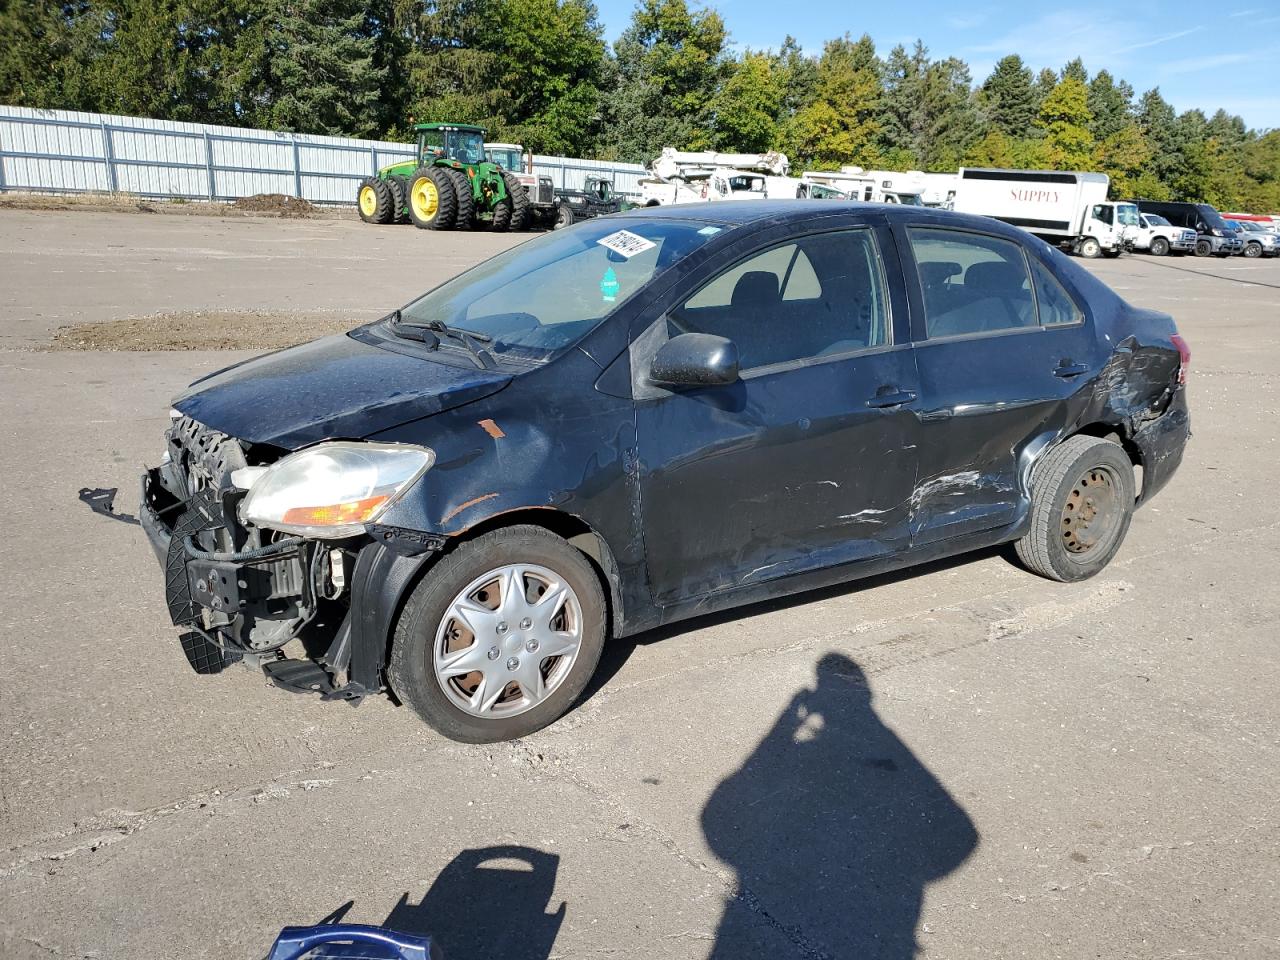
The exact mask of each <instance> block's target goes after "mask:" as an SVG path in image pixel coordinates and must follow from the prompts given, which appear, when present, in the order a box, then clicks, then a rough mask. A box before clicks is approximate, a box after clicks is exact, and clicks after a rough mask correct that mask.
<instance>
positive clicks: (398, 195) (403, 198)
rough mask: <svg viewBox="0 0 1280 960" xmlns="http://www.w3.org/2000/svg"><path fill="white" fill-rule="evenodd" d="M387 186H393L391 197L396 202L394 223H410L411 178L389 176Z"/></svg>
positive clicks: (392, 219)
mask: <svg viewBox="0 0 1280 960" xmlns="http://www.w3.org/2000/svg"><path fill="white" fill-rule="evenodd" d="M387 186H389V187H390V188H391V199H392V202H394V203H395V216H393V217H392V218H391V222H392V223H408V222H409V211H408V209H407V208H408V206H409V178H408V177H388V178H387Z"/></svg>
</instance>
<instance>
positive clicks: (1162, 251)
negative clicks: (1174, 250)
mask: <svg viewBox="0 0 1280 960" xmlns="http://www.w3.org/2000/svg"><path fill="white" fill-rule="evenodd" d="M1151 252H1152V253H1153V254H1155V256H1157V257H1163V256H1166V255H1167V254H1168V253H1169V241H1168V240H1166V239H1165V238H1164V237H1155V238H1154V239H1153V240H1152V241H1151Z"/></svg>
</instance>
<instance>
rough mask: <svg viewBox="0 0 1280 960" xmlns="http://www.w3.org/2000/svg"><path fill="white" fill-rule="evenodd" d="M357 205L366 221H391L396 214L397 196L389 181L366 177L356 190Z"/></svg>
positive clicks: (362, 218) (361, 216)
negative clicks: (393, 192)
mask: <svg viewBox="0 0 1280 960" xmlns="http://www.w3.org/2000/svg"><path fill="white" fill-rule="evenodd" d="M356 206H357V207H358V208H359V210H360V219H361V220H363V221H364V222H365V223H390V222H391V220H392V218H393V217H394V216H395V198H394V197H393V196H392V194H391V187H390V186H389V185H388V184H387V181H385V180H380V179H378V178H377V177H366V178H365V179H364V180H362V181H360V189H359V190H358V191H356Z"/></svg>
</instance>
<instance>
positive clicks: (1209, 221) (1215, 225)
mask: <svg viewBox="0 0 1280 960" xmlns="http://www.w3.org/2000/svg"><path fill="white" fill-rule="evenodd" d="M1196 213H1198V214H1199V215H1200V219H1201V220H1203V221H1204V222H1205V225H1206V226H1208V227H1209V228H1210V229H1217V230H1225V229H1226V226H1227V221H1225V220H1223V219H1222V214H1220V213H1218V211H1217V210H1215V209H1214V208H1213V207H1211V206H1209V205H1208V204H1207V203H1197V204H1196Z"/></svg>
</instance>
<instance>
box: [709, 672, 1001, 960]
mask: <svg viewBox="0 0 1280 960" xmlns="http://www.w3.org/2000/svg"><path fill="white" fill-rule="evenodd" d="M702 828H703V831H704V833H705V835H706V838H707V842H708V844H709V845H710V846H711V848H712V850H714V851H715V853H716V855H717V856H718V857H719V858H720V859H721V860H723V861H724V862H725V863H727V864H729V865H730V866H731V867H732V868H733V869H734V870H735V871H736V874H737V880H738V895H737V896H736V897H735V898H734V899H733V900H731V901H730V902H729V904H728V906H727V907H726V909H725V913H724V916H723V917H722V919H721V922H720V926H719V929H718V931H717V936H716V942H715V947H714V949H713V950H712V953H711V957H712V958H715V960H730V958H732V960H746V958H750V957H757V956H764V955H765V948H764V947H763V946H762V945H761V944H760V943H759V942H758V940H759V932H760V931H761V929H762V926H761V925H762V924H766V925H772V926H775V927H780V928H781V931H782V932H783V933H784V935H785V936H786V937H787V938H788V939H789V940H791V942H792V943H793V944H795V945H796V947H797V953H802V954H805V955H819V956H831V957H851V958H852V957H856V958H858V960H909V958H913V957H915V956H916V954H917V950H918V944H917V941H916V926H917V924H918V922H919V918H920V908H921V903H922V900H923V896H924V890H925V887H926V886H927V885H928V884H930V883H932V882H934V881H937V880H939V879H941V878H942V877H945V876H946V875H947V874H948V873H950V872H951V871H952V870H955V869H956V868H957V867H958V866H960V864H962V863H963V862H964V861H965V860H966V859H967V858H968V856H969V855H970V854H971V853H972V852H973V851H974V849H975V848H976V847H977V843H978V833H977V831H976V829H975V828H974V825H973V822H972V821H971V820H970V819H969V817H968V815H967V814H966V813H965V812H964V810H963V809H962V808H961V807H960V806H959V805H958V804H957V803H956V801H955V800H954V799H953V798H952V797H951V795H950V794H949V793H948V792H947V790H946V788H944V787H943V786H942V784H941V783H939V782H938V780H937V779H936V778H935V777H934V776H933V774H931V773H930V772H929V770H928V769H927V768H926V767H925V766H924V765H923V764H922V763H921V762H920V761H919V760H918V759H917V758H916V756H915V755H914V754H913V753H912V752H911V750H910V749H908V747H907V746H906V745H905V744H904V743H903V742H902V741H901V740H900V739H898V737H897V735H896V734H895V733H894V732H893V731H892V730H890V729H889V728H888V727H886V726H885V725H884V723H883V722H882V721H881V720H880V718H879V716H878V715H877V714H876V712H875V710H874V708H873V707H872V697H871V690H870V688H869V687H868V685H867V679H866V676H865V674H864V673H863V672H862V670H861V668H860V667H859V666H858V665H857V664H856V663H854V662H853V661H852V660H850V659H849V658H848V657H845V656H842V655H839V654H828V655H826V656H824V657H823V658H822V659H821V661H819V663H818V667H817V683H816V684H815V686H814V687H813V688H812V689H804V690H801V691H800V692H799V693H797V694H796V696H795V697H793V698H792V700H791V703H790V704H788V706H787V708H786V709H785V710H784V711H783V712H782V715H781V716H780V717H779V718H778V720H777V722H776V723H775V724H774V726H773V729H772V730H771V731H770V732H769V734H768V735H767V736H766V737H765V738H764V740H763V741H761V743H760V745H759V746H758V747H757V748H756V749H755V751H754V752H753V753H752V755H751V756H750V758H749V759H748V760H747V761H746V763H744V764H743V766H742V767H741V768H740V769H739V770H738V771H737V772H735V773H734V774H732V775H731V776H729V777H728V778H726V779H725V780H723V781H722V782H721V783H720V785H719V786H718V787H717V788H716V789H715V791H714V792H713V793H712V795H711V797H710V799H709V800H708V801H707V804H706V806H705V807H704V808H703V813H702ZM769 956H771V957H772V956H774V955H773V954H769Z"/></svg>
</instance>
